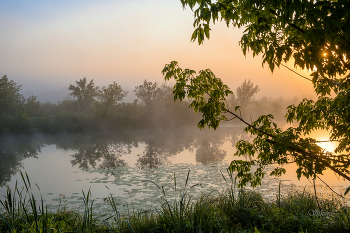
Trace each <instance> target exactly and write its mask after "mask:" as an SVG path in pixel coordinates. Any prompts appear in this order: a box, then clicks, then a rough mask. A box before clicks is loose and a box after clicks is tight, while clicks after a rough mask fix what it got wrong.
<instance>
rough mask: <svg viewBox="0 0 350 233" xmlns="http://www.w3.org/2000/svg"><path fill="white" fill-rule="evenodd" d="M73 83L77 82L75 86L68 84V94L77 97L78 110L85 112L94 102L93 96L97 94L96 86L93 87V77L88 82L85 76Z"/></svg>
mask: <svg viewBox="0 0 350 233" xmlns="http://www.w3.org/2000/svg"><path fill="white" fill-rule="evenodd" d="M75 83H76V84H77V85H76V86H74V85H72V84H70V85H69V88H68V90H70V91H71V93H70V95H71V96H73V97H75V98H77V103H78V108H79V112H81V113H83V112H87V111H88V109H89V107H90V106H91V104H92V103H93V102H94V98H95V97H96V96H97V95H98V92H97V91H98V87H95V84H94V80H93V79H91V81H90V82H89V83H88V84H87V81H86V78H83V79H80V80H79V81H75Z"/></svg>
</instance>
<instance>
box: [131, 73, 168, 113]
mask: <svg viewBox="0 0 350 233" xmlns="http://www.w3.org/2000/svg"><path fill="white" fill-rule="evenodd" d="M134 92H135V95H136V96H137V97H138V98H139V99H140V100H141V101H142V103H143V104H144V105H146V106H147V107H150V106H151V104H152V101H154V100H156V99H158V98H160V95H161V91H160V88H159V87H158V83H156V82H155V83H152V82H147V80H146V79H145V81H143V84H142V85H139V86H136V87H135V89H134Z"/></svg>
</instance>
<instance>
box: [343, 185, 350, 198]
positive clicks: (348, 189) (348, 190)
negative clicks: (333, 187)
mask: <svg viewBox="0 0 350 233" xmlns="http://www.w3.org/2000/svg"><path fill="white" fill-rule="evenodd" d="M349 192H350V186H349V187H347V189H346V190H345V192H344V196H346V194H348V193H349Z"/></svg>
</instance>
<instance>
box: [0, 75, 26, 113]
mask: <svg viewBox="0 0 350 233" xmlns="http://www.w3.org/2000/svg"><path fill="white" fill-rule="evenodd" d="M20 90H21V86H20V85H18V84H17V83H16V82H14V81H12V80H9V79H8V78H7V76H6V75H4V76H2V77H1V79H0V116H1V115H14V114H16V112H17V111H18V109H19V108H21V107H22V106H23V103H24V97H23V96H22V95H21V94H20V93H19V92H20Z"/></svg>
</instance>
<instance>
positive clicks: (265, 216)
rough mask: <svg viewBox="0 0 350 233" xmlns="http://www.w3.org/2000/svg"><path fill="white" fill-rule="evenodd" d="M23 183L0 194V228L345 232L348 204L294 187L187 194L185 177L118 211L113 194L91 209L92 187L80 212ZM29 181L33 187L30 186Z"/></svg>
mask: <svg viewBox="0 0 350 233" xmlns="http://www.w3.org/2000/svg"><path fill="white" fill-rule="evenodd" d="M22 178H23V180H24V184H25V185H24V186H25V187H23V188H21V189H19V188H18V187H15V189H14V190H11V189H10V188H8V190H7V195H6V196H5V197H4V198H1V199H0V200H1V202H0V204H1V205H0V206H1V212H0V213H1V216H0V218H1V219H0V232H349V230H350V208H349V207H348V206H343V205H342V204H341V202H340V201H339V200H336V199H333V200H325V199H318V204H317V202H316V200H315V197H314V196H313V195H312V194H310V193H307V192H301V193H298V192H294V193H290V195H289V196H287V197H285V198H281V197H280V196H279V195H277V196H276V201H274V202H267V201H266V200H264V198H263V197H262V196H261V195H260V194H259V193H257V192H254V191H249V190H244V189H239V190H237V189H236V188H235V187H234V185H232V187H231V188H230V189H229V190H226V191H223V192H221V193H220V194H218V195H202V196H200V197H198V199H196V200H192V199H191V198H192V196H191V195H190V194H189V191H190V190H191V189H193V188H196V187H195V186H197V185H199V184H196V185H193V186H192V187H189V186H188V185H187V181H188V179H189V173H188V175H187V180H186V183H185V185H184V187H176V178H175V175H174V181H175V182H174V183H175V186H174V189H173V194H174V195H175V196H176V198H175V199H174V198H170V196H172V195H169V193H166V192H165V190H164V188H163V187H161V186H158V185H157V184H155V183H153V182H152V181H148V182H150V183H153V185H154V188H155V189H160V190H161V191H162V193H163V196H162V198H161V201H162V205H161V207H160V208H158V209H154V210H147V211H140V212H132V213H130V214H129V215H127V216H122V215H120V213H119V211H118V205H117V204H116V203H115V201H114V199H113V197H112V195H111V196H110V197H108V202H109V204H110V206H111V209H112V210H113V211H112V212H111V213H109V214H101V213H99V214H98V213H95V212H94V201H93V200H91V198H90V196H91V192H90V190H89V191H88V192H85V193H84V192H83V198H82V201H83V202H84V204H85V209H84V212H83V213H79V212H77V211H74V210H71V209H68V208H66V207H65V206H62V207H61V208H58V209H57V210H56V211H55V212H50V211H48V210H47V208H46V206H45V205H44V201H43V199H42V197H39V199H37V197H34V195H33V194H32V191H31V190H32V188H36V187H35V185H33V184H31V182H30V180H29V178H28V176H27V175H26V174H22ZM33 186H34V187H33Z"/></svg>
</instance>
